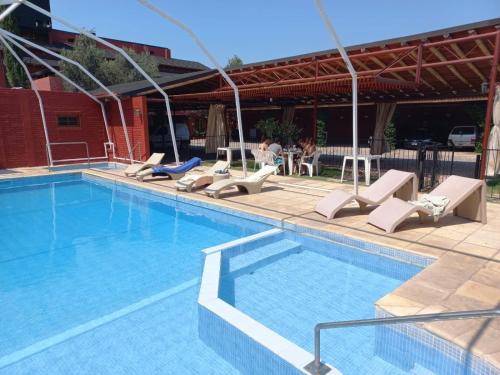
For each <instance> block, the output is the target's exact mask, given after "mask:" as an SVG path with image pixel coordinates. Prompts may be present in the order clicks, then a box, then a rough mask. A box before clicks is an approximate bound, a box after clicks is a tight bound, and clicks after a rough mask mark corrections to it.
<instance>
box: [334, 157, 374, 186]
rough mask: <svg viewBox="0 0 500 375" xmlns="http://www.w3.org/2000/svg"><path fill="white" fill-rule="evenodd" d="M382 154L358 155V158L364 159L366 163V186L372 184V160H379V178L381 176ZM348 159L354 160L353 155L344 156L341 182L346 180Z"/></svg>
mask: <svg viewBox="0 0 500 375" xmlns="http://www.w3.org/2000/svg"><path fill="white" fill-rule="evenodd" d="M381 157H382V156H381V155H358V160H362V161H364V163H365V182H366V186H368V185H370V175H371V171H372V160H376V161H377V169H378V178H380V158H381ZM347 160H353V161H354V157H353V156H351V155H348V156H344V161H343V162H342V175H341V176H340V183H342V181H343V180H344V170H345V164H346V161H347Z"/></svg>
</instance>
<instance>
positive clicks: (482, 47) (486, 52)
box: [469, 30, 500, 82]
mask: <svg viewBox="0 0 500 375" xmlns="http://www.w3.org/2000/svg"><path fill="white" fill-rule="evenodd" d="M469 33H470V34H473V35H475V34H477V33H476V31H475V30H471V31H469ZM475 42H476V45H477V46H478V47H479V49H480V50H481V52H482V53H483V55H485V56H490V55H492V53H491V52H490V50H489V49H488V47H486V44H484V42H483V40H482V39H476V40H475ZM497 70H498V71H499V72H500V66H497ZM485 82H487V80H485Z"/></svg>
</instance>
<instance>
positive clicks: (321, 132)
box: [316, 120, 328, 147]
mask: <svg viewBox="0 0 500 375" xmlns="http://www.w3.org/2000/svg"><path fill="white" fill-rule="evenodd" d="M327 134H328V133H327V132H326V122H324V121H323V120H317V121H316V145H317V146H319V147H324V146H326V139H327Z"/></svg>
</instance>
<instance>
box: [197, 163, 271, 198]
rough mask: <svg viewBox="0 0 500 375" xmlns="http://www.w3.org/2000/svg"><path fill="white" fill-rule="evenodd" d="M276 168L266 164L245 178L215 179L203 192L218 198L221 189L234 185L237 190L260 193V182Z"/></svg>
mask: <svg viewBox="0 0 500 375" xmlns="http://www.w3.org/2000/svg"><path fill="white" fill-rule="evenodd" d="M276 168H277V167H276V166H274V165H266V166H264V167H263V168H261V169H259V170H258V171H257V172H255V173H254V174H253V175H251V176H249V177H247V178H242V179H227V180H221V181H217V182H215V183H213V184H212V185H210V186H208V187H206V188H205V190H204V192H205V194H207V195H209V196H212V197H214V198H216V199H217V198H219V194H220V192H221V191H222V190H226V189H229V188H231V187H233V186H236V187H237V188H238V190H239V191H242V192H246V193H248V194H256V193H260V191H261V190H262V184H263V183H264V181H265V180H266V179H267V178H268V177H269V176H270V175H272V174H273V173H274V172H276Z"/></svg>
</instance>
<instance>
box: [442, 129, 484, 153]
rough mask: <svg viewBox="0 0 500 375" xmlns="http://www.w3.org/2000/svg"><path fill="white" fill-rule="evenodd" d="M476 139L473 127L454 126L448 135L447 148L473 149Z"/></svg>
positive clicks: (475, 130) (475, 131)
mask: <svg viewBox="0 0 500 375" xmlns="http://www.w3.org/2000/svg"><path fill="white" fill-rule="evenodd" d="M477 138H478V137H477V129H476V127H475V126H455V127H454V128H453V129H452V130H451V132H450V135H448V146H452V147H457V148H463V147H474V146H475V145H476V141H477Z"/></svg>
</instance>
